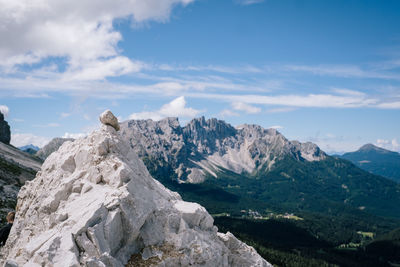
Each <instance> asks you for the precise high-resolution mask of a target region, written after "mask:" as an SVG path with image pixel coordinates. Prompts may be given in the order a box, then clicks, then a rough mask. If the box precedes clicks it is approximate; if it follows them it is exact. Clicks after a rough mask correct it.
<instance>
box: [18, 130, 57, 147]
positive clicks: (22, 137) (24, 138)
mask: <svg viewBox="0 0 400 267" xmlns="http://www.w3.org/2000/svg"><path fill="white" fill-rule="evenodd" d="M48 142H50V138H47V137H43V136H36V135H34V134H31V133H15V134H11V144H12V145H13V146H15V147H21V146H26V145H30V144H32V145H35V146H38V147H43V146H45V145H46V144H47V143H48Z"/></svg>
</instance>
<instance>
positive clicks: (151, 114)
mask: <svg viewBox="0 0 400 267" xmlns="http://www.w3.org/2000/svg"><path fill="white" fill-rule="evenodd" d="M200 112H201V111H200V110H197V109H194V108H190V107H186V100H185V97H184V96H180V97H178V98H176V99H174V100H172V101H171V102H169V103H167V104H165V105H163V106H162V107H161V108H160V109H159V110H156V111H143V112H139V113H133V114H131V115H130V116H129V119H132V120H143V119H152V120H156V121H158V120H161V119H163V118H166V117H184V118H193V117H195V116H197V115H198V114H199V113H200Z"/></svg>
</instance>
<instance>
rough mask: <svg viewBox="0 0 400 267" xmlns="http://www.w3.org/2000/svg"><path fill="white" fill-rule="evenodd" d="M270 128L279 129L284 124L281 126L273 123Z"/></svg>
mask: <svg viewBox="0 0 400 267" xmlns="http://www.w3.org/2000/svg"><path fill="white" fill-rule="evenodd" d="M269 128H272V129H276V130H279V129H283V126H280V125H273V126H269Z"/></svg>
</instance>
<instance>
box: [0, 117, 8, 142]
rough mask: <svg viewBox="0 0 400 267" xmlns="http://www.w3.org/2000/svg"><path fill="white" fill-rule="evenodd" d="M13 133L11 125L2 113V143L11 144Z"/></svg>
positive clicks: (0, 131)
mask: <svg viewBox="0 0 400 267" xmlns="http://www.w3.org/2000/svg"><path fill="white" fill-rule="evenodd" d="M10 140H11V131H10V125H8V123H7V121H5V120H4V115H3V113H1V112H0V142H2V143H4V144H7V145H8V144H10Z"/></svg>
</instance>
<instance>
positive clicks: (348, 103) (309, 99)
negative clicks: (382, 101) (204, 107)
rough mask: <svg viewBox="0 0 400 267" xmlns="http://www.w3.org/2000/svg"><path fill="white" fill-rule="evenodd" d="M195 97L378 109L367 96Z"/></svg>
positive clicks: (292, 105)
mask: <svg viewBox="0 0 400 267" xmlns="http://www.w3.org/2000/svg"><path fill="white" fill-rule="evenodd" d="M190 95H191V96H193V97H199V98H210V99H219V100H223V101H230V102H241V103H246V104H264V105H277V106H287V107H309V108H312V107H314V108H315V107H319V108H357V107H376V104H377V102H378V100H377V99H373V98H368V97H367V96H364V95H360V96H353V95H332V94H308V95H271V96H267V95H224V94H207V93H195V94H190Z"/></svg>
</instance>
